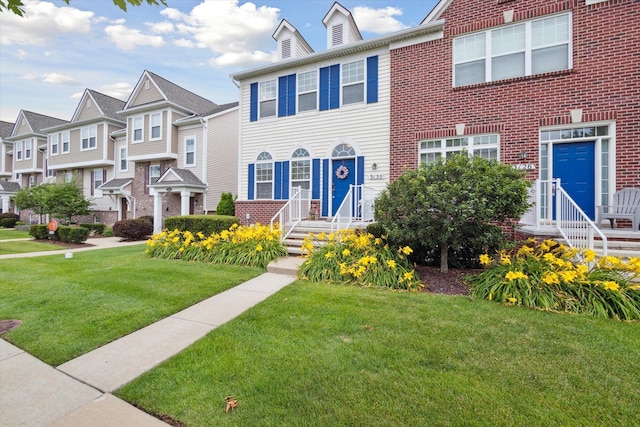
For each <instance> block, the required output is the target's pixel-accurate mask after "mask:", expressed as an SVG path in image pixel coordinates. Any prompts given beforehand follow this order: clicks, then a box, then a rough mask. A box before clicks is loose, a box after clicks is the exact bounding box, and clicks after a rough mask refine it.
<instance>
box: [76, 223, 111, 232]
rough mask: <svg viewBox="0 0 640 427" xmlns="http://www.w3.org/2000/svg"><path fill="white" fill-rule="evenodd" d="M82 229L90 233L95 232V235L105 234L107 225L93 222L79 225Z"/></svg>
mask: <svg viewBox="0 0 640 427" xmlns="http://www.w3.org/2000/svg"><path fill="white" fill-rule="evenodd" d="M78 225H79V226H80V227H82V228H86V229H88V230H89V231H90V232H91V231H93V232H94V233H95V234H103V233H104V229H105V225H104V224H101V223H99V222H95V223H94V222H91V223H86V224H78Z"/></svg>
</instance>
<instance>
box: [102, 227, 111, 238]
mask: <svg viewBox="0 0 640 427" xmlns="http://www.w3.org/2000/svg"><path fill="white" fill-rule="evenodd" d="M102 235H103V236H104V237H113V228H110V227H106V228H105V229H104V233H102Z"/></svg>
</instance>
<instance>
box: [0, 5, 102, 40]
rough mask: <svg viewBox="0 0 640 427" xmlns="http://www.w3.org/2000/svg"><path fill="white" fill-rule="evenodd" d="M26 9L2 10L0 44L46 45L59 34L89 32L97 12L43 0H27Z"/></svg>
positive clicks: (0, 15)
mask: <svg viewBox="0 0 640 427" xmlns="http://www.w3.org/2000/svg"><path fill="white" fill-rule="evenodd" d="M24 11H25V14H24V17H19V16H17V15H15V14H13V13H8V12H5V13H0V26H1V27H2V31H1V32H0V44H3V45H10V44H33V45H44V44H46V43H47V42H49V41H51V40H55V38H56V36H57V35H59V34H65V33H81V34H86V33H88V32H89V31H90V30H91V19H92V18H93V16H94V13H93V12H85V11H81V10H78V9H75V8H73V7H57V6H55V5H54V4H53V3H49V2H46V1H39V0H24Z"/></svg>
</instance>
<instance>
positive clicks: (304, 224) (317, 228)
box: [283, 220, 368, 255]
mask: <svg viewBox="0 0 640 427" xmlns="http://www.w3.org/2000/svg"><path fill="white" fill-rule="evenodd" d="M367 225H368V223H364V222H363V223H361V222H356V223H352V224H351V228H356V229H366V227H367ZM323 232H324V233H327V234H329V233H331V222H330V221H328V220H317V221H311V220H305V221H300V223H298V225H296V226H295V227H294V228H293V230H292V231H291V233H289V235H288V236H287V238H286V239H285V240H284V241H283V243H284V245H285V246H286V247H287V252H288V253H289V254H291V255H302V243H303V242H304V239H305V237H307V236H309V233H313V234H320V233H323ZM315 244H320V243H319V242H315Z"/></svg>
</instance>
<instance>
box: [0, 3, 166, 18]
mask: <svg viewBox="0 0 640 427" xmlns="http://www.w3.org/2000/svg"><path fill="white" fill-rule="evenodd" d="M63 1H64V2H65V3H66V4H69V3H70V1H71V0H63ZM142 3H147V4H149V5H154V6H160V5H161V4H162V5H164V6H167V0H113V4H115V5H116V6H118V7H119V8H120V9H122V10H124V11H125V12H126V11H127V5H131V6H140V5H141V4H142ZM4 11H10V12H13V13H15V14H16V15H18V16H24V4H23V3H22V0H0V12H4Z"/></svg>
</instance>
